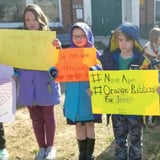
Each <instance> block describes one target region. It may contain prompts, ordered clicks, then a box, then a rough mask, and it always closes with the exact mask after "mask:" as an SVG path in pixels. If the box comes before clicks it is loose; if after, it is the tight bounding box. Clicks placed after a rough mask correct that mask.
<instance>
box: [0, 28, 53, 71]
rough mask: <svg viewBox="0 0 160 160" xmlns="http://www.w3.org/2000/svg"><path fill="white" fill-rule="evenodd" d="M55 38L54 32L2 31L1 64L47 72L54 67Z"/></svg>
mask: <svg viewBox="0 0 160 160" xmlns="http://www.w3.org/2000/svg"><path fill="white" fill-rule="evenodd" d="M55 38H56V32H53V31H35V30H34V31H31V30H7V29H0V63H1V64H6V65H10V66H14V67H16V68H23V69H33V70H46V71H47V70H48V69H49V68H50V67H51V66H53V57H54V56H53V54H54V53H55V52H56V49H55V47H53V45H52V41H53V40H54V39H55Z"/></svg>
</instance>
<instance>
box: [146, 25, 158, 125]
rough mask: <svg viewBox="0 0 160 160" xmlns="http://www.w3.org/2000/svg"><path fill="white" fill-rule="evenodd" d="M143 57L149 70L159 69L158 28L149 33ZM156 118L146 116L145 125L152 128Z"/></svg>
mask: <svg viewBox="0 0 160 160" xmlns="http://www.w3.org/2000/svg"><path fill="white" fill-rule="evenodd" d="M144 56H145V57H146V58H148V59H149V60H150V61H151V69H158V70H159V69H160V28H158V27H153V28H152V29H151V30H150V31H149V41H148V42H147V43H146V44H145V46H144ZM159 80H160V74H159ZM158 118H159V117H158V116H147V117H146V125H147V126H148V127H154V126H155V125H156V122H157V119H158Z"/></svg>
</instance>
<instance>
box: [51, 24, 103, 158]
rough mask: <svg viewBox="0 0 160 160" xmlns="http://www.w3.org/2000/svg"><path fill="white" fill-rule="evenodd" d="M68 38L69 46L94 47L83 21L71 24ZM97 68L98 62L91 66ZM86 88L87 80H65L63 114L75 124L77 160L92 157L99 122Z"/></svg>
mask: <svg viewBox="0 0 160 160" xmlns="http://www.w3.org/2000/svg"><path fill="white" fill-rule="evenodd" d="M70 40H71V46H70V47H71V48H85V47H87V48H92V47H94V37H93V34H92V32H91V29H90V27H89V26H88V25H87V24H86V23H83V22H77V23H75V24H73V26H72V27H71V32H70ZM53 45H54V43H53ZM68 54H69V53H68ZM97 56H98V52H97ZM98 69H101V68H100V67H99V65H98V64H97V65H96V66H94V67H92V68H91V70H98ZM51 74H52V73H51ZM88 89H89V82H88V81H84V82H65V101H64V116H65V117H66V118H67V124H69V125H75V129H76V138H77V143H78V147H79V160H93V159H94V156H93V152H94V145H95V131H94V122H101V115H94V114H93V113H92V107H91V98H90V95H88V91H89V90H88Z"/></svg>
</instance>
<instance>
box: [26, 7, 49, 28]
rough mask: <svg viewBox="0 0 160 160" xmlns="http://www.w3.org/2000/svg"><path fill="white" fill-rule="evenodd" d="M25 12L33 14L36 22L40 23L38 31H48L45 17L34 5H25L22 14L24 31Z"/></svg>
mask: <svg viewBox="0 0 160 160" xmlns="http://www.w3.org/2000/svg"><path fill="white" fill-rule="evenodd" d="M27 11H30V12H32V13H33V14H34V16H35V18H36V20H37V21H38V22H39V23H40V30H49V27H48V19H47V17H46V16H45V14H44V12H43V11H42V9H41V8H40V7H39V6H38V5H36V4H29V5H27V6H26V8H25V10H24V12H23V23H24V29H27V27H26V24H25V14H26V12H27Z"/></svg>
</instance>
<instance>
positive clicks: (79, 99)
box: [64, 22, 98, 122]
mask: <svg viewBox="0 0 160 160" xmlns="http://www.w3.org/2000/svg"><path fill="white" fill-rule="evenodd" d="M74 27H79V28H80V29H82V30H83V31H84V33H85V35H86V37H87V39H88V44H87V46H86V47H89V48H91V47H94V37H93V34H92V32H91V29H90V27H89V26H88V25H87V24H85V23H83V22H77V23H75V24H74V25H72V27H71V31H70V41H71V48H76V46H75V45H74V43H73V41H72V30H73V28H74ZM97 56H98V52H97ZM87 89H89V82H88V81H86V82H66V83H65V101H64V116H65V117H66V118H68V119H70V120H71V121H73V122H77V121H78V122H83V121H90V120H94V115H93V114H92V108H91V97H90V96H89V95H88V94H87V92H86V90H87Z"/></svg>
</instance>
